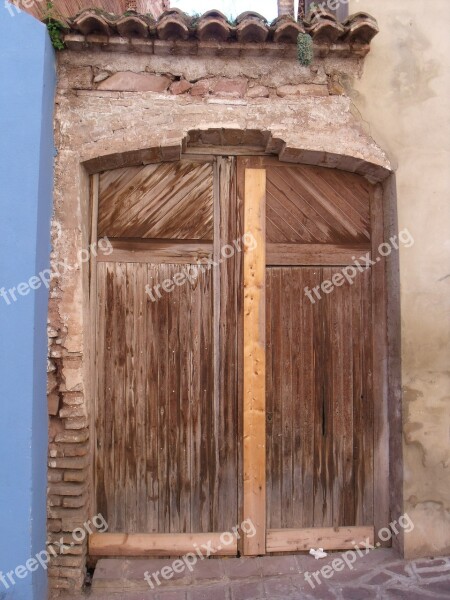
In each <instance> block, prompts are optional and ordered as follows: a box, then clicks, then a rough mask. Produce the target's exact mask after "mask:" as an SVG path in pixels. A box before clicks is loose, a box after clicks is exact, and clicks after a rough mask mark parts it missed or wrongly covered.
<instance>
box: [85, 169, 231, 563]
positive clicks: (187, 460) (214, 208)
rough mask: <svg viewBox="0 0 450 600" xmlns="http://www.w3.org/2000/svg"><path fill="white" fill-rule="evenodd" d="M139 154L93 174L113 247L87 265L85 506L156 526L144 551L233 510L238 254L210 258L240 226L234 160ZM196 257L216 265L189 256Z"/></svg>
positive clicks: (217, 526)
mask: <svg viewBox="0 0 450 600" xmlns="http://www.w3.org/2000/svg"><path fill="white" fill-rule="evenodd" d="M150 167H151V168H150ZM150 167H144V168H142V167H140V168H136V169H134V170H133V169H131V170H130V169H123V170H122V169H119V170H117V171H116V172H109V173H105V174H103V175H102V176H101V177H100V197H99V223H100V231H101V232H102V234H103V235H108V236H111V245H112V248H113V250H112V252H111V254H110V255H103V256H101V257H99V260H98V262H97V265H96V269H97V298H98V302H97V420H96V474H95V479H96V497H97V510H98V511H99V512H101V513H102V514H103V515H104V516H105V518H106V519H107V521H108V524H109V532H108V534H115V533H126V534H151V533H155V534H156V533H158V534H162V535H163V537H160V538H157V537H152V538H145V539H146V540H147V541H146V542H145V543H146V544H149V546H150V547H152V545H153V544H156V546H157V547H156V548H155V552H156V550H159V551H160V553H161V552H162V553H165V552H167V550H168V548H170V546H171V544H172V546H173V547H178V546H180V547H185V548H186V552H187V551H191V550H192V544H193V543H194V542H195V541H196V539H200V538H190V537H187V536H184V537H178V538H176V540H175V538H172V539H173V541H170V539H167V541H166V542H165V544H166V545H167V548H165V549H164V548H161V547H160V546H158V545H159V544H160V542H161V540H165V539H166V538H164V534H190V533H192V534H203V533H208V532H221V531H230V530H231V528H232V527H233V526H235V525H236V524H237V523H238V483H239V480H238V472H239V462H238V453H239V436H238V427H239V418H238V413H237V411H238V383H239V377H238V359H237V346H238V335H237V327H238V314H239V310H240V307H239V294H238V287H239V284H238V281H239V272H240V271H239V269H240V257H239V256H238V255H237V254H236V255H235V256H232V257H230V258H229V259H227V260H226V261H225V260H220V250H221V246H223V245H225V244H232V242H233V240H235V239H236V238H237V236H238V229H239V218H238V212H237V210H236V189H235V185H234V183H233V182H234V176H233V173H234V161H233V159H218V160H217V161H216V164H215V165H212V164H210V163H205V164H203V163H200V164H198V163H195V162H182V163H181V165H180V164H178V163H176V164H168V165H159V166H155V165H151V166H150ZM156 167H158V168H156ZM130 171H131V172H130ZM213 174H214V178H215V180H216V185H215V186H213ZM161 182H164V185H165V186H166V187H164V186H162V184H161ZM193 182H195V185H194V184H193ZM199 182H200V183H199ZM202 182H206V183H207V185H206V183H205V186H203V183H202ZM219 182H222V185H219ZM195 186H197V187H195ZM207 186H209V187H208V189H207V193H206V188H207ZM174 190H175V192H176V194H175V193H174ZM195 190H196V191H197V193H198V196H197V195H196V193H194V192H195ZM175 196H176V198H177V202H178V208H179V210H178V209H177V210H174V198H175ZM180 198H181V199H180ZM144 200H145V201H144ZM137 206H139V211H136V210H135V208H134V207H137ZM180 206H181V208H180ZM189 207H190V215H189V214H188V213H187V208H189ZM213 213H214V214H215V219H216V226H215V228H214V227H213V223H212V220H211V217H212V214H213ZM168 215H169V217H170V218H167V217H168ZM137 217H139V218H138V222H137V221H136V218H137ZM202 223H203V225H204V227H203V226H202ZM144 225H145V227H144ZM144 234H145V235H149V236H155V235H162V236H167V237H162V238H158V237H156V238H155V237H152V238H151V239H148V238H146V239H144V237H137V235H143V236H144ZM171 235H176V236H178V237H177V238H175V239H174V238H170V236H171ZM116 236H117V237H116ZM183 236H187V237H183ZM196 238H201V241H199V242H196V243H194V241H193V240H195V239H196ZM197 247H198V255H197V257H196V256H195V253H196V248H197ZM217 253H218V254H219V256H215V255H216V254H217ZM213 255H214V256H213ZM205 257H209V258H213V257H215V258H216V259H217V263H218V266H217V268H212V267H211V263H210V264H209V265H208V264H206V265H199V264H197V262H194V261H195V260H196V258H197V259H204V258H205ZM189 263H190V264H189ZM180 274H184V275H185V277H184V282H183V283H182V285H172V286H171V289H170V291H169V292H165V291H164V289H163V287H164V282H167V281H169V282H170V281H175V278H177V277H179V276H180ZM146 288H147V291H146ZM149 290H150V291H151V293H147V292H148V291H149ZM108 534H105V535H108ZM105 539H106V538H102V540H103V541H102V540H101V541H100V542H98V541H97V538H96V539H95V544H96V547H97V548H99V547H100V548H101V552H102V553H103V554H104V555H106V553H107V552H108V551H109V550H111V547H110V544H113V546H114V544H115V543H116V538H114V540H112V541H111V542H104V540H105ZM111 539H112V538H111ZM117 539H118V538H117ZM129 542H130V543H129ZM130 544H131V550H132V549H133V547H134V549H135V551H138V550H136V548H140V551H142V540H138V541H137V542H136V541H133V539H132V538H130V540H128V542H127V540H125V539H124V540H122V542H120V549H118V548H117V547H114V552H119V553H121V552H124V553H126V552H129V551H131V550H130ZM133 544H134V546H133ZM136 544H137V545H136ZM174 544H176V545H177V546H174ZM108 548H109V550H108ZM233 549H234V552H235V551H236V544H233V545H231V546H230V547H227V548H224V549H223V553H226V554H230V551H231V553H233ZM149 551H150V550H149Z"/></svg>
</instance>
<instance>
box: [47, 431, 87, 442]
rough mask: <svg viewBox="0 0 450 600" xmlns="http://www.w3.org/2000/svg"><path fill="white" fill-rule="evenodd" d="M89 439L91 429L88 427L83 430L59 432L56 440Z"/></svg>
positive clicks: (84, 440) (75, 440) (82, 440)
mask: <svg viewBox="0 0 450 600" xmlns="http://www.w3.org/2000/svg"><path fill="white" fill-rule="evenodd" d="M88 439H89V431H88V430H87V429H84V430H81V431H65V432H64V433H58V434H57V436H56V438H55V441H56V442H62V443H65V442H67V443H72V444H73V443H75V444H76V443H77V442H86V441H87V440H88Z"/></svg>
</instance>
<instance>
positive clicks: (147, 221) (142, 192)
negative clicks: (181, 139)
mask: <svg viewBox="0 0 450 600" xmlns="http://www.w3.org/2000/svg"><path fill="white" fill-rule="evenodd" d="M98 234H99V237H104V236H107V237H108V238H130V237H136V238H164V239H179V240H180V239H191V240H212V239H213V172H212V165H211V164H210V163H193V162H190V161H179V162H176V163H160V164H156V165H146V166H144V167H127V168H124V169H114V170H112V171H106V172H104V173H102V174H101V175H100V190H99V217H98Z"/></svg>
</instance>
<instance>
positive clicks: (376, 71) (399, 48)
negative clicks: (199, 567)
mask: <svg viewBox="0 0 450 600" xmlns="http://www.w3.org/2000/svg"><path fill="white" fill-rule="evenodd" d="M425 7H426V10H424V8H425ZM357 11H366V12H369V13H370V14H372V15H373V16H374V17H376V18H377V20H378V23H379V26H380V30H381V33H380V34H379V35H378V36H377V37H376V38H375V39H374V41H373V42H372V49H371V52H370V54H369V56H368V57H367V59H366V63H365V69H364V75H363V77H362V79H361V80H359V81H356V82H355V83H354V84H353V85H354V88H353V90H352V92H351V96H352V99H353V101H354V105H355V108H356V109H357V110H358V111H359V112H360V114H361V117H362V119H363V121H364V122H365V124H366V127H367V130H368V131H369V132H370V134H371V135H372V136H373V138H374V139H375V141H376V142H377V143H378V144H379V145H380V146H381V147H382V148H383V149H384V150H386V151H387V153H388V155H389V157H390V159H391V161H392V163H393V164H394V166H396V167H397V186H398V218H399V228H400V229H403V228H405V227H406V228H408V229H409V230H410V232H411V233H412V235H413V236H414V238H415V244H414V246H412V247H411V248H409V249H406V248H402V250H401V253H400V273H401V274H400V285H401V309H402V325H401V328H402V379H403V417H404V430H403V434H404V435H403V448H404V494H405V510H406V511H407V512H408V514H409V515H410V517H411V518H412V519H413V521H414V523H415V529H414V531H413V532H412V533H409V534H408V535H406V536H405V551H406V554H407V555H408V556H413V555H421V554H430V555H433V554H439V553H450V440H449V436H450V198H449V191H450V185H449V184H450V142H449V140H450V126H449V117H448V113H449V101H448V98H449V94H450V38H449V35H448V29H449V17H450V2H449V1H448V0H430V1H429V2H426V3H425V2H423V0H395V2H392V1H389V0H351V2H350V12H351V13H352V12H357Z"/></svg>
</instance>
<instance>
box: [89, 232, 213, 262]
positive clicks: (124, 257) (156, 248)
mask: <svg viewBox="0 0 450 600" xmlns="http://www.w3.org/2000/svg"><path fill="white" fill-rule="evenodd" d="M109 243H110V246H109V248H105V251H101V250H99V252H98V256H97V260H98V261H99V262H126V263H152V264H159V263H169V264H185V265H189V264H193V263H197V262H201V261H206V260H207V259H208V258H211V257H212V254H213V244H212V242H210V241H206V242H205V241H200V240H182V241H180V240H160V239H158V240H146V239H138V238H118V239H111V240H109Z"/></svg>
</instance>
